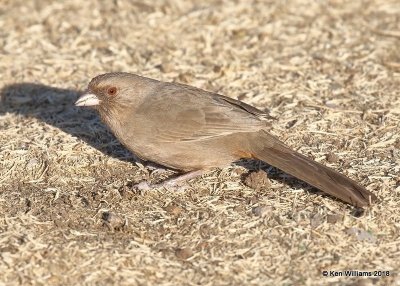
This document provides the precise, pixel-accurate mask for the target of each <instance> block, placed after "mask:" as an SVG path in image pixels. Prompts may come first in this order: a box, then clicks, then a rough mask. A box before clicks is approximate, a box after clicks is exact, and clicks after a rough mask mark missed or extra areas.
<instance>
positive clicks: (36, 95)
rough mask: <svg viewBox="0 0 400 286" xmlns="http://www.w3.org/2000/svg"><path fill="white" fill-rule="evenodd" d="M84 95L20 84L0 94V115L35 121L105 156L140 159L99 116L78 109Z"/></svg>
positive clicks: (80, 92)
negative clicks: (83, 143) (69, 135)
mask: <svg viewBox="0 0 400 286" xmlns="http://www.w3.org/2000/svg"><path fill="white" fill-rule="evenodd" d="M80 94H82V91H79V90H71V89H61V88H55V87H51V86H46V85H42V84H36V83H19V84H12V85H7V86H5V87H3V88H2V89H1V90H0V114H5V113H14V114H18V115H22V116H25V117H34V118H37V119H39V120H40V121H43V122H45V123H47V124H50V125H52V126H54V127H57V128H59V129H60V130H62V131H64V132H66V133H69V134H71V135H72V136H74V137H77V138H79V139H81V140H82V141H84V142H86V143H87V144H89V145H91V146H92V147H94V148H96V149H98V150H100V151H101V152H103V153H104V154H107V155H109V156H112V157H114V158H117V159H120V160H125V161H132V162H134V161H136V160H137V158H136V157H135V156H134V155H132V154H131V153H130V152H129V151H128V150H127V149H125V148H124V147H123V146H122V145H121V144H120V143H119V142H118V140H117V139H116V138H115V137H114V135H113V134H112V133H111V132H110V131H109V130H108V129H107V127H106V126H105V125H104V124H103V123H102V122H101V121H100V118H99V116H98V115H97V113H96V112H95V111H94V110H92V109H90V108H79V107H75V105H74V103H75V101H76V100H77V98H78V97H79V95H80Z"/></svg>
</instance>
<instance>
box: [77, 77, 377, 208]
mask: <svg viewBox="0 0 400 286" xmlns="http://www.w3.org/2000/svg"><path fill="white" fill-rule="evenodd" d="M76 105H77V106H92V107H95V108H96V109H97V110H98V112H99V113H100V116H101V118H102V120H103V121H104V122H105V123H106V124H107V125H108V126H109V128H110V129H111V130H112V132H113V133H114V134H115V135H116V137H117V138H118V139H119V140H120V141H121V143H122V144H123V145H125V146H126V147H127V148H128V149H129V150H130V151H132V152H133V153H135V154H136V155H137V156H138V157H140V158H142V159H144V160H149V161H153V162H155V163H158V164H160V165H163V166H167V167H170V168H173V169H176V170H180V171H184V172H187V173H186V174H185V175H183V176H181V177H178V179H175V180H170V181H167V182H166V183H164V184H163V185H166V184H167V185H168V184H170V185H172V184H175V183H176V182H177V181H179V180H184V179H188V178H192V177H194V176H196V175H199V174H200V173H201V172H202V171H205V170H207V169H210V168H213V167H223V166H225V165H228V164H230V163H231V162H234V161H237V160H239V159H241V158H254V159H259V160H262V161H264V162H266V163H268V164H270V165H272V166H275V167H277V168H279V169H281V170H282V171H284V172H287V173H289V174H291V175H293V176H295V177H297V178H299V179H301V180H303V181H305V182H307V183H309V184H310V185H312V186H314V187H316V188H318V189H320V190H322V191H324V192H326V193H328V194H330V195H332V196H334V197H337V198H339V199H341V200H343V201H345V202H348V203H350V204H353V205H355V206H358V207H363V206H367V205H369V204H370V202H372V201H374V200H376V197H375V195H374V194H372V193H371V192H369V191H368V190H366V189H365V188H363V187H362V186H360V185H358V184H357V183H356V182H354V181H353V180H351V179H350V178H348V177H346V176H344V175H342V174H340V173H338V172H336V171H334V170H332V169H330V168H328V167H326V166H324V165H322V164H320V163H317V162H315V161H313V160H311V159H309V158H307V157H305V156H303V155H301V154H299V153H297V152H295V151H293V150H291V149H289V148H288V147H287V146H286V145H285V144H283V143H282V142H281V141H279V140H278V139H277V138H275V137H274V136H272V135H271V134H269V133H268V128H267V124H266V121H265V120H264V119H265V118H266V116H267V115H266V114H265V113H264V112H262V111H260V110H258V109H257V108H255V107H252V106H250V105H248V104H246V103H243V102H241V101H239V100H235V99H233V98H229V97H225V96H222V95H219V94H216V93H212V92H207V91H204V90H201V89H198V88H195V87H191V86H187V85H183V84H178V83H166V82H160V81H157V80H153V79H150V78H146V77H141V76H138V75H134V74H129V73H108V74H103V75H99V76H97V77H95V78H94V79H92V81H91V82H90V83H89V86H88V93H87V94H85V95H82V96H81V97H80V98H79V99H78V101H77V102H76ZM139 186H141V187H145V184H139ZM147 187H148V186H147Z"/></svg>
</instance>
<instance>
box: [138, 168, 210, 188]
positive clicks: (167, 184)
mask: <svg viewBox="0 0 400 286" xmlns="http://www.w3.org/2000/svg"><path fill="white" fill-rule="evenodd" d="M202 173H203V171H201V170H199V171H193V172H189V173H186V174H183V175H180V176H178V177H175V178H172V179H168V180H165V181H164V182H161V183H159V184H149V183H148V182H147V181H143V182H140V183H138V184H136V185H134V186H133V188H134V189H136V190H138V191H148V190H151V189H158V188H167V189H171V188H177V187H180V186H181V185H182V184H185V183H186V181H187V180H190V179H193V178H195V177H197V176H200V175H201V174H202Z"/></svg>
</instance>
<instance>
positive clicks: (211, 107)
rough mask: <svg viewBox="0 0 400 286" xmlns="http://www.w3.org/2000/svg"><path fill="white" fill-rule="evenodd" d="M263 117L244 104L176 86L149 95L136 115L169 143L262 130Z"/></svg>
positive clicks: (152, 131) (154, 136)
mask: <svg viewBox="0 0 400 286" xmlns="http://www.w3.org/2000/svg"><path fill="white" fill-rule="evenodd" d="M264 115H265V114H264V113H263V112H262V111H260V110H258V109H256V108H255V107H252V106H250V105H247V104H245V103H243V102H241V101H238V100H235V99H232V98H228V97H225V96H222V95H218V94H213V93H209V92H206V91H203V90H200V89H194V88H191V87H187V86H182V85H175V84H172V85H168V86H164V87H162V90H158V91H156V92H155V93H154V94H152V95H151V96H149V97H148V98H147V100H146V101H145V102H144V103H142V104H141V106H140V108H138V109H137V111H136V114H135V116H137V118H138V119H139V122H140V123H141V124H145V125H144V126H147V127H148V128H149V129H151V130H149V129H148V131H150V132H151V133H150V134H152V137H153V138H154V139H157V140H159V141H162V142H166V143H167V142H177V141H181V142H182V141H201V140H207V139H210V138H214V137H220V136H226V135H229V134H233V133H238V132H255V131H259V130H261V129H262V128H263V127H265V122H263V120H262V117H263V116H264Z"/></svg>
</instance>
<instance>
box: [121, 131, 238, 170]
mask: <svg viewBox="0 0 400 286" xmlns="http://www.w3.org/2000/svg"><path fill="white" fill-rule="evenodd" d="M146 141H147V140H146ZM143 143H144V142H143ZM129 145H130V146H127V147H128V149H130V151H132V152H133V153H135V154H136V155H137V156H138V157H140V158H142V159H144V160H148V161H152V162H155V163H157V164H160V165H163V166H166V167H170V168H173V169H178V170H183V171H192V170H199V169H210V168H213V167H223V166H225V165H228V164H229V163H231V162H233V161H235V160H237V159H238V156H236V154H235V153H234V152H233V151H232V148H231V147H232V146H229V145H230V144H226V140H224V142H223V141H220V140H215V139H212V140H204V141H193V142H176V143H163V144H159V143H154V142H152V143H149V142H148V141H147V142H146V144H141V142H140V140H137V141H136V142H135V143H134V144H129Z"/></svg>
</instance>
